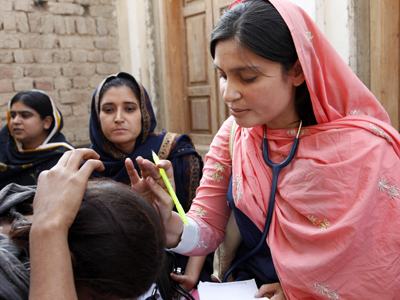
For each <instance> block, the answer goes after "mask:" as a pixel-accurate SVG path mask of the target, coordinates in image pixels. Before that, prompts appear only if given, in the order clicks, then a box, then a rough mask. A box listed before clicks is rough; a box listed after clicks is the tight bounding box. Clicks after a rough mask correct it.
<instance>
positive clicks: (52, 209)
mask: <svg viewBox="0 0 400 300" xmlns="http://www.w3.org/2000/svg"><path fill="white" fill-rule="evenodd" d="M98 159H99V155H98V154H97V153H96V152H95V151H93V150H91V149H77V150H73V151H68V152H66V153H64V155H63V156H62V157H61V158H60V160H59V161H58V163H57V164H56V165H55V166H54V167H53V168H52V169H50V170H49V171H43V172H42V173H41V174H40V176H39V180H38V186H37V191H36V195H35V198H34V201H33V211H34V214H33V221H32V224H33V226H35V227H36V225H40V226H45V225H49V226H52V227H53V226H56V228H58V229H61V230H62V231H63V232H68V229H69V228H70V227H71V225H72V223H73V221H74V219H75V217H76V214H77V212H78V210H79V207H80V205H81V202H82V197H83V194H84V192H85V189H86V185H87V181H88V179H89V176H90V175H91V174H92V172H93V171H94V170H98V171H102V170H103V169H104V166H103V164H102V162H101V161H99V160H98ZM83 160H86V161H87V162H86V163H85V164H84V165H83V166H82V167H81V168H80V166H81V163H82V161H83Z"/></svg>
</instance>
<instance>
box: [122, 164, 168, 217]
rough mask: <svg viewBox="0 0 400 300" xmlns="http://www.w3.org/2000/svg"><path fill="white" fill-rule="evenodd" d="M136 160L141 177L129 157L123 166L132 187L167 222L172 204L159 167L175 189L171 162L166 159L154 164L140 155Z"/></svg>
mask: <svg viewBox="0 0 400 300" xmlns="http://www.w3.org/2000/svg"><path fill="white" fill-rule="evenodd" d="M136 162H137V163H138V165H139V168H140V171H141V173H142V178H140V177H139V174H138V173H137V171H136V169H135V167H134V165H133V162H132V160H131V159H130V158H127V159H126V160H125V166H126V170H127V171H128V175H129V178H130V180H131V187H132V189H134V190H135V191H137V192H138V193H140V194H141V195H142V196H144V197H145V198H146V199H147V200H148V201H150V203H151V204H152V205H153V206H155V207H156V208H157V209H158V211H159V212H160V214H161V218H162V220H163V221H165V222H166V223H167V222H168V220H169V218H170V215H171V211H172V209H173V206H174V204H173V201H172V199H171V197H170V195H169V193H168V190H167V188H166V186H165V183H164V181H163V179H162V177H161V175H160V171H159V168H163V169H164V170H165V172H166V173H167V176H168V179H169V181H170V182H171V185H172V187H173V188H174V189H175V181H174V174H173V168H172V164H171V162H170V161H168V160H161V161H160V162H159V163H158V164H157V166H156V165H155V164H154V163H152V162H151V161H149V160H147V159H143V158H142V157H141V156H138V157H137V158H136Z"/></svg>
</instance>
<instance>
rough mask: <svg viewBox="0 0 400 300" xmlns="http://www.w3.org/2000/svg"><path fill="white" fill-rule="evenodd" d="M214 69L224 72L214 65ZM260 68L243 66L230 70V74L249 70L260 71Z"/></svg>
mask: <svg viewBox="0 0 400 300" xmlns="http://www.w3.org/2000/svg"><path fill="white" fill-rule="evenodd" d="M214 67H215V68H217V69H218V70H221V71H223V70H222V69H221V68H220V67H218V66H217V65H216V64H214ZM259 68H260V67H259V66H243V67H237V68H232V69H229V71H230V72H240V71H247V70H258V69H259Z"/></svg>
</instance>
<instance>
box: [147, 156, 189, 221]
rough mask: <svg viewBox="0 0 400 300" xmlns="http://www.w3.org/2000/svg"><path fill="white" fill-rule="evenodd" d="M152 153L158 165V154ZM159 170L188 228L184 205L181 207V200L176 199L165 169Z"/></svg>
mask: <svg viewBox="0 0 400 300" xmlns="http://www.w3.org/2000/svg"><path fill="white" fill-rule="evenodd" d="M151 152H152V154H153V160H154V163H155V164H158V162H159V161H160V159H159V158H158V156H157V154H155V153H154V151H153V150H151ZM159 170H160V175H161V178H162V179H163V181H164V183H165V185H166V187H167V189H168V192H169V194H170V195H171V198H172V200H174V203H175V206H176V209H177V210H178V213H179V215H180V216H181V219H182V221H183V224H185V225H186V226H188V225H189V223H188V220H187V218H186V214H185V211H184V210H183V208H182V205H181V203H180V202H179V200H178V197H176V194H175V191H174V189H173V188H172V185H171V183H170V182H169V179H168V176H167V173H165V170H164V169H163V168H159Z"/></svg>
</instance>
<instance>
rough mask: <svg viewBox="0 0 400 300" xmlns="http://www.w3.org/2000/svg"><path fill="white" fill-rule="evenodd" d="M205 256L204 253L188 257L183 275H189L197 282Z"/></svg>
mask: <svg viewBox="0 0 400 300" xmlns="http://www.w3.org/2000/svg"><path fill="white" fill-rule="evenodd" d="M206 257H207V256H206V255H204V256H191V257H189V260H188V263H187V266H186V270H185V275H187V276H189V277H190V278H192V279H193V280H194V281H195V282H197V281H198V280H199V277H200V273H201V270H202V269H203V266H204V262H205V261H206Z"/></svg>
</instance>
